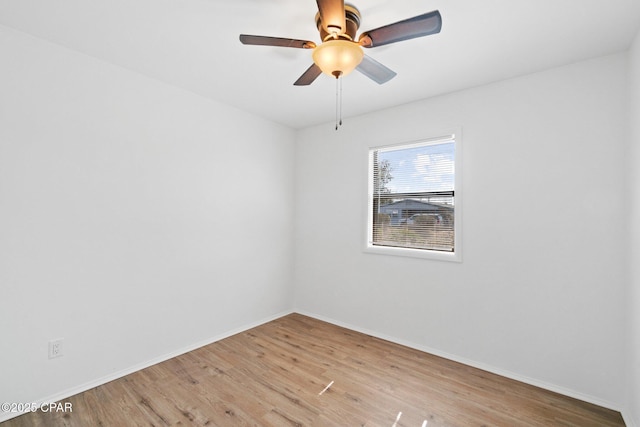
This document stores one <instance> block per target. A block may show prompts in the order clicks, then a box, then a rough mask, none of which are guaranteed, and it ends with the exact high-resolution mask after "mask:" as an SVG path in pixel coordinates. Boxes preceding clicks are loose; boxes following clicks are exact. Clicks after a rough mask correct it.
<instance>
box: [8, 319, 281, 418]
mask: <svg viewBox="0 0 640 427" xmlns="http://www.w3.org/2000/svg"><path fill="white" fill-rule="evenodd" d="M291 313H293V311H283V312H281V313H278V314H274V315H272V316H269V317H267V318H265V319H262V320H258V321H256V322H251V323H249V324H246V325H243V326H241V327H239V328H235V329H232V330H230V331H227V332H224V333H222V334H220V335H216V336H214V337H211V338H208V339H205V340H203V341H200V342H197V343H194V344H191V345H188V346H186V347H183V348H181V349H179V350H176V351H172V352H170V353H167V354H164V355H162V356H159V357H156V358H153V359H151V360H148V361H146V362H142V363H138V364H136V365H133V366H131V367H129V368H126V369H123V370H120V371H117V372H114V373H112V374H109V375H106V376H104V377H101V378H97V379H95V380H92V381H89V382H87V383H84V384H81V385H79V386H77V387H72V388H69V389H67V390H64V391H61V392H59V393H56V394H53V395H51V396H47V397H45V398H42V399H37V400H35V401H34V403H36V405H37V406H38V407H39V406H40V405H42V404H48V403H50V402H60V401H62V400H64V399H67V398H69V397H71V396H75V395H76V394H78V393H82V392H85V391H87V390H91V389H92V388H95V387H98V386H100V385H103V384H106V383H108V382H111V381H113V380H117V379H118V378H122V377H124V376H127V375H129V374H132V373H134V372H137V371H140V370H142V369H145V368H148V367H150V366H153V365H157V364H158V363H161V362H164V361H166V360H169V359H172V358H174V357H176V356H180V355H181V354H185V353H188V352H190V351H193V350H196V349H198V348H200V347H204V346H206V345H209V344H212V343H214V342H216V341H220V340H222V339H225V338H228V337H230V336H232V335H236V334H239V333H241V332H244V331H248V330H249V329H252V328H255V327H257V326H260V325H263V324H265V323H268V322H271V321H273V320H275V319H278V318H280V317H283V316H286V315H288V314H291ZM20 415H23V414H22V413H15V412H9V413H8V412H0V423H2V422H4V421H7V420H10V419H11V418H15V417H18V416H20Z"/></svg>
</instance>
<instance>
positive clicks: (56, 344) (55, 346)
mask: <svg viewBox="0 0 640 427" xmlns="http://www.w3.org/2000/svg"><path fill="white" fill-rule="evenodd" d="M62 341H63V340H62V339H59V340H54V341H49V359H54V358H56V357H60V356H62V354H63V352H62Z"/></svg>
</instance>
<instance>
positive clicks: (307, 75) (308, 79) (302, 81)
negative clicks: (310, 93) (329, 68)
mask: <svg viewBox="0 0 640 427" xmlns="http://www.w3.org/2000/svg"><path fill="white" fill-rule="evenodd" d="M320 74H322V70H321V69H320V67H318V66H317V65H316V64H315V63H313V65H311V67H309V68H308V69H307V71H305V72H304V74H302V75H301V76H300V78H299V79H298V80H296V82H295V83H294V85H295V86H309V85H310V84H311V83H313V82H314V81H315V79H317V78H318V76H319V75H320Z"/></svg>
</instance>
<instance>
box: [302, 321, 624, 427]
mask: <svg viewBox="0 0 640 427" xmlns="http://www.w3.org/2000/svg"><path fill="white" fill-rule="evenodd" d="M294 312H296V313H300V314H302V315H305V316H309V317H312V318H314V319H318V320H322V321H324V322H327V323H331V324H334V325H337V326H341V327H343V328H347V329H351V330H352V331H356V332H361V333H363V334H366V335H370V336H372V337H376V338H380V339H383V340H385V341H390V342H393V343H396V344H400V345H403V346H405V347H409V348H413V349H415V350H419V351H423V352H425V353H429V354H433V355H434V356H439V357H443V358H445V359H448V360H452V361H454V362H458V363H462V364H463V365H467V366H471V367H473V368H478V369H482V370H483V371H487V372H491V373H492V374H496V375H500V376H502V377H506V378H509V379H512V380H516V381H519V382H522V383H525V384H529V385H532V386H535V387H539V388H542V389H545V390H549V391H552V392H554V393H559V394H562V395H564V396H567V397H572V398H574V399H578V400H582V401H584V402H587V403H591V404H594V405H598V406H601V407H603V408H607V409H611V410H614V411H617V412H620V413H621V414H622V410H621V409H620V408H619V407H618V406H617V405H615V404H613V403H611V402H607V401H604V400H602V399H599V398H596V397H593V396H589V395H586V394H583V393H579V392H577V391H575V390H571V389H567V388H564V387H560V386H557V385H555V384H550V383H546V382H544V381H539V380H536V379H533V378H529V377H526V376H523V375H519V374H515V373H513V372H509V371H506V370H504V369H500V368H496V367H495V366H491V365H487V364H484V363H481V362H476V361H475V360H470V359H466V358H464V357H460V356H456V355H454V354H449V353H446V352H443V351H441V350H438V349H435V348H430V347H427V346H424V345H420V344H416V343H413V342H409V341H406V340H403V339H399V338H397V337H393V336H390V335H386V334H381V333H379V332H376V331H372V330H369V329H366V328H361V327H359V326H355V325H350V324H348V323H345V322H341V321H338V320H335V319H331V318H328V317H325V316H322V315H318V314H315V313H310V312H307V311H305V310H294ZM623 418H624V415H623ZM625 422H626V419H625ZM630 425H633V424H630V423H627V426H630Z"/></svg>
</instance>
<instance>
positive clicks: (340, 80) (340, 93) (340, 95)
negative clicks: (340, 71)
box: [338, 79, 343, 126]
mask: <svg viewBox="0 0 640 427" xmlns="http://www.w3.org/2000/svg"><path fill="white" fill-rule="evenodd" d="M338 80H339V81H340V82H339V84H340V126H342V80H343V79H338Z"/></svg>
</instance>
